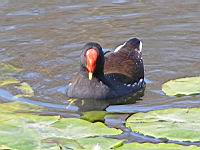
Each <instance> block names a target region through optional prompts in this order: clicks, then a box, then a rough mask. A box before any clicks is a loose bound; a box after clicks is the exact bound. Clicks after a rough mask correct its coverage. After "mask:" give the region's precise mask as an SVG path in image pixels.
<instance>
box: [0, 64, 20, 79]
mask: <svg viewBox="0 0 200 150" xmlns="http://www.w3.org/2000/svg"><path fill="white" fill-rule="evenodd" d="M20 71H22V69H20V68H16V67H14V66H12V65H10V64H5V63H0V75H1V76H4V75H8V74H12V73H17V72H20Z"/></svg>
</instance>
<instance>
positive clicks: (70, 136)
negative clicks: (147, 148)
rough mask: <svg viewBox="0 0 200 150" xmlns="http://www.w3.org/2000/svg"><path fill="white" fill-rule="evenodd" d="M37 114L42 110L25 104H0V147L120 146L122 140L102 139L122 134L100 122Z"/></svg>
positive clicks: (107, 147)
mask: <svg viewBox="0 0 200 150" xmlns="http://www.w3.org/2000/svg"><path fill="white" fill-rule="evenodd" d="M40 111H41V108H38V109H37V107H35V106H31V105H28V104H20V103H16V102H15V103H4V104H0V135H1V138H0V147H8V148H9V149H12V150H13V149H16V150H27V149H28V150H37V149H38V150H39V149H42V150H47V149H48V150H54V149H60V148H62V149H68V148H71V149H75V150H77V149H88V148H89V147H93V146H96V145H97V144H99V146H100V147H102V148H105V149H109V148H112V147H114V146H116V145H120V144H121V143H122V141H121V140H116V139H112V138H105V137H104V136H106V135H107V136H108V135H109V136H110V135H118V134H121V133H122V131H121V130H118V129H114V128H108V127H107V126H105V125H104V124H103V123H101V122H96V123H91V122H88V121H85V120H82V119H77V118H60V116H40V115H36V114H37V113H38V112H40ZM34 112H35V114H33V113H34ZM94 137H95V138H94Z"/></svg>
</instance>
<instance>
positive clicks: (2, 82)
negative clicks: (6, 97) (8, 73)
mask: <svg viewBox="0 0 200 150" xmlns="http://www.w3.org/2000/svg"><path fill="white" fill-rule="evenodd" d="M18 83H20V81H18V80H17V79H15V78H8V79H4V80H0V87H3V86H7V85H10V84H18Z"/></svg>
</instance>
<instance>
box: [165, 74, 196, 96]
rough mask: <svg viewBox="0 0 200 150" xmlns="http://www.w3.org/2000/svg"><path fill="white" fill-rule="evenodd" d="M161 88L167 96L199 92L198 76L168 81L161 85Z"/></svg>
mask: <svg viewBox="0 0 200 150" xmlns="http://www.w3.org/2000/svg"><path fill="white" fill-rule="evenodd" d="M162 90H163V92H164V93H165V94H166V95H169V96H182V95H196V94H200V77H188V78H180V79H176V80H171V81H168V82H166V83H164V84H163V85H162Z"/></svg>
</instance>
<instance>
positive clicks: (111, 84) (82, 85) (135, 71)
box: [67, 38, 145, 103]
mask: <svg viewBox="0 0 200 150" xmlns="http://www.w3.org/2000/svg"><path fill="white" fill-rule="evenodd" d="M141 51H142V42H141V41H140V40H138V39H136V38H133V39H130V40H128V41H127V42H125V43H124V44H123V45H120V46H118V47H117V48H116V49H115V51H114V52H110V53H109V54H107V57H104V53H103V51H102V48H101V46H100V45H99V44H97V43H92V42H91V43H87V44H86V45H85V46H84V49H83V51H82V53H81V58H80V63H81V66H80V71H79V73H78V74H77V75H76V76H75V77H74V78H73V79H72V82H71V83H70V85H69V88H68V91H67V95H68V97H70V98H81V99H93V100H94V99H113V98H119V97H123V96H130V95H132V94H134V93H136V92H137V91H139V90H141V89H143V88H145V82H144V66H143V60H142V53H141ZM106 103H107V102H106Z"/></svg>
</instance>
